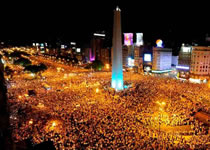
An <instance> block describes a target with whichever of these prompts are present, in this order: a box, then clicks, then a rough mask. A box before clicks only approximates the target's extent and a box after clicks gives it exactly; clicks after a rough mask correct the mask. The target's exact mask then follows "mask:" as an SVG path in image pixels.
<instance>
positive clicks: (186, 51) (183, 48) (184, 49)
mask: <svg viewBox="0 0 210 150" xmlns="http://www.w3.org/2000/svg"><path fill="white" fill-rule="evenodd" d="M182 51H183V52H185V53H189V52H190V51H191V47H185V46H182Z"/></svg>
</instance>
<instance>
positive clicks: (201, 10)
mask: <svg viewBox="0 0 210 150" xmlns="http://www.w3.org/2000/svg"><path fill="white" fill-rule="evenodd" d="M117 3H118V5H119V6H120V8H121V10H122V31H123V32H133V33H135V32H143V33H144V38H145V40H148V41H154V40H155V39H157V38H162V39H164V40H170V41H177V40H181V41H188V40H196V39H202V38H203V39H204V38H205V37H204V36H205V34H206V33H210V23H209V22H210V17H209V16H210V13H209V8H208V6H209V5H208V4H207V2H206V3H205V2H201V1H196V2H194V1H188V2H183V0H182V1H181V0H176V1H167V2H164V1H155V2H154V0H151V1H150V0H147V1H143V0H118V2H117V1H114V0H97V1H94V0H69V1H61V0H59V1H56V2H54V1H53V0H51V1H50V2H43V1H35V0H34V1H27V2H20V1H18V2H7V4H2V5H1V10H0V11H1V18H0V19H1V23H0V24H1V28H0V39H10V40H17V41H19V42H22V41H30V40H48V39H57V38H58V37H59V38H62V39H66V40H74V41H77V42H78V43H81V44H83V43H84V42H87V41H89V36H90V35H91V33H92V32H95V31H97V30H105V31H106V32H107V33H108V34H109V35H110V37H111V34H112V25H113V10H114V8H116V5H117Z"/></svg>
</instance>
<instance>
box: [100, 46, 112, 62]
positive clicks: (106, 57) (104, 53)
mask: <svg viewBox="0 0 210 150" xmlns="http://www.w3.org/2000/svg"><path fill="white" fill-rule="evenodd" d="M110 51H111V50H110V48H102V49H101V56H100V60H101V62H102V63H103V64H110V62H111V60H110V58H111V57H110V55H111V54H110Z"/></svg>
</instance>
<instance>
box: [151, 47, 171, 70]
mask: <svg viewBox="0 0 210 150" xmlns="http://www.w3.org/2000/svg"><path fill="white" fill-rule="evenodd" d="M171 62H172V49H170V48H162V47H154V48H153V60H152V70H157V71H163V70H170V69H171Z"/></svg>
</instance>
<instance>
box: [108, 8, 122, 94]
mask: <svg viewBox="0 0 210 150" xmlns="http://www.w3.org/2000/svg"><path fill="white" fill-rule="evenodd" d="M111 86H112V88H114V89H115V90H117V91H118V90H123V66H122V33H121V10H120V8H119V7H117V8H116V10H114V26H113V40H112V83H111Z"/></svg>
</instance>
